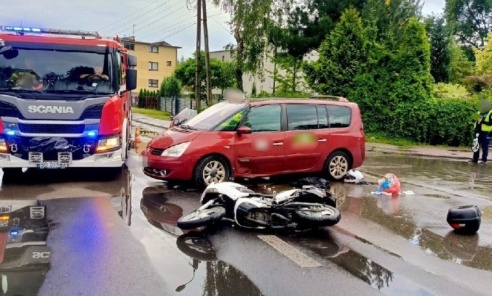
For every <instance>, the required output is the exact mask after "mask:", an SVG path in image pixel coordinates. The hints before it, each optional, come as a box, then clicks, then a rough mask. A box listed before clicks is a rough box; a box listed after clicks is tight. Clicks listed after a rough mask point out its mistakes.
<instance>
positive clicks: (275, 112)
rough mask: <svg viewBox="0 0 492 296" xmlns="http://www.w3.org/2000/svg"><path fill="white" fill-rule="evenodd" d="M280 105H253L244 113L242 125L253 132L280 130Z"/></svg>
mask: <svg viewBox="0 0 492 296" xmlns="http://www.w3.org/2000/svg"><path fill="white" fill-rule="evenodd" d="M280 115H281V107H280V105H265V106H258V107H253V108H251V109H250V110H249V112H248V114H246V116H245V118H244V121H243V123H242V125H243V126H247V127H249V128H251V130H252V131H253V132H278V131H280V130H281V120H280Z"/></svg>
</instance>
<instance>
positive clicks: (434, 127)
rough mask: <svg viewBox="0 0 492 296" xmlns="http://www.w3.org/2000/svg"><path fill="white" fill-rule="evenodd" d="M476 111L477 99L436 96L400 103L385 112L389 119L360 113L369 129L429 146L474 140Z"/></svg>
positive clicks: (466, 142)
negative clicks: (474, 116)
mask: <svg viewBox="0 0 492 296" xmlns="http://www.w3.org/2000/svg"><path fill="white" fill-rule="evenodd" d="M476 110H477V104H476V101H475V100H463V99H436V98H433V99H427V100H423V101H420V102H413V103H402V104H399V106H398V107H397V108H396V110H395V111H393V112H392V114H385V115H386V116H388V117H387V118H385V119H386V120H378V119H377V117H378V116H375V118H373V117H372V116H371V114H370V113H365V112H364V109H362V110H361V112H362V114H363V118H364V125H365V126H366V129H367V131H369V132H380V133H384V134H386V135H387V136H389V137H394V138H400V139H408V140H412V141H416V142H419V143H425V144H430V145H448V146H467V145H470V143H471V141H472V139H473V128H472V127H473V125H472V124H473V122H472V120H471V115H472V114H474V113H475V112H476Z"/></svg>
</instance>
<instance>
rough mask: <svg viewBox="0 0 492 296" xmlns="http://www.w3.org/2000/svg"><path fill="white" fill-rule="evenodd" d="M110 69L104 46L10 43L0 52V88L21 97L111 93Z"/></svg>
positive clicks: (107, 54)
mask: <svg viewBox="0 0 492 296" xmlns="http://www.w3.org/2000/svg"><path fill="white" fill-rule="evenodd" d="M110 69H111V54H109V53H108V52H107V51H105V50H104V47H103V48H100V47H96V48H93V49H92V50H91V48H90V47H77V48H75V47H74V48H71V47H69V46H67V47H66V48H64V47H63V46H60V45H58V46H57V47H56V48H47V47H46V45H44V46H40V45H34V44H33V45H31V46H29V45H26V44H22V45H19V46H15V45H14V46H12V50H10V51H8V52H4V53H2V54H1V55H0V91H1V92H4V93H5V92H12V93H15V94H16V95H22V96H26V95H27V96H28V95H29V93H37V94H40V93H49V94H57V93H60V94H65V95H67V94H73V95H83V96H86V95H87V94H111V93H114V91H115V87H114V85H113V83H112V79H111V78H112V75H111V74H112V73H111V70H110ZM54 97H56V96H54Z"/></svg>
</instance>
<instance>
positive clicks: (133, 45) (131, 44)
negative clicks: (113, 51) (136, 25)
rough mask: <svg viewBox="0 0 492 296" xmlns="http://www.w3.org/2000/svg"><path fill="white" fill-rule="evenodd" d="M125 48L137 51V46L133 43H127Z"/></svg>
mask: <svg viewBox="0 0 492 296" xmlns="http://www.w3.org/2000/svg"><path fill="white" fill-rule="evenodd" d="M124 45H125V48H126V49H128V50H135V44H133V43H125V44H124Z"/></svg>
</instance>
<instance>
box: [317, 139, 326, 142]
mask: <svg viewBox="0 0 492 296" xmlns="http://www.w3.org/2000/svg"><path fill="white" fill-rule="evenodd" d="M318 142H326V139H319V140H318Z"/></svg>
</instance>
